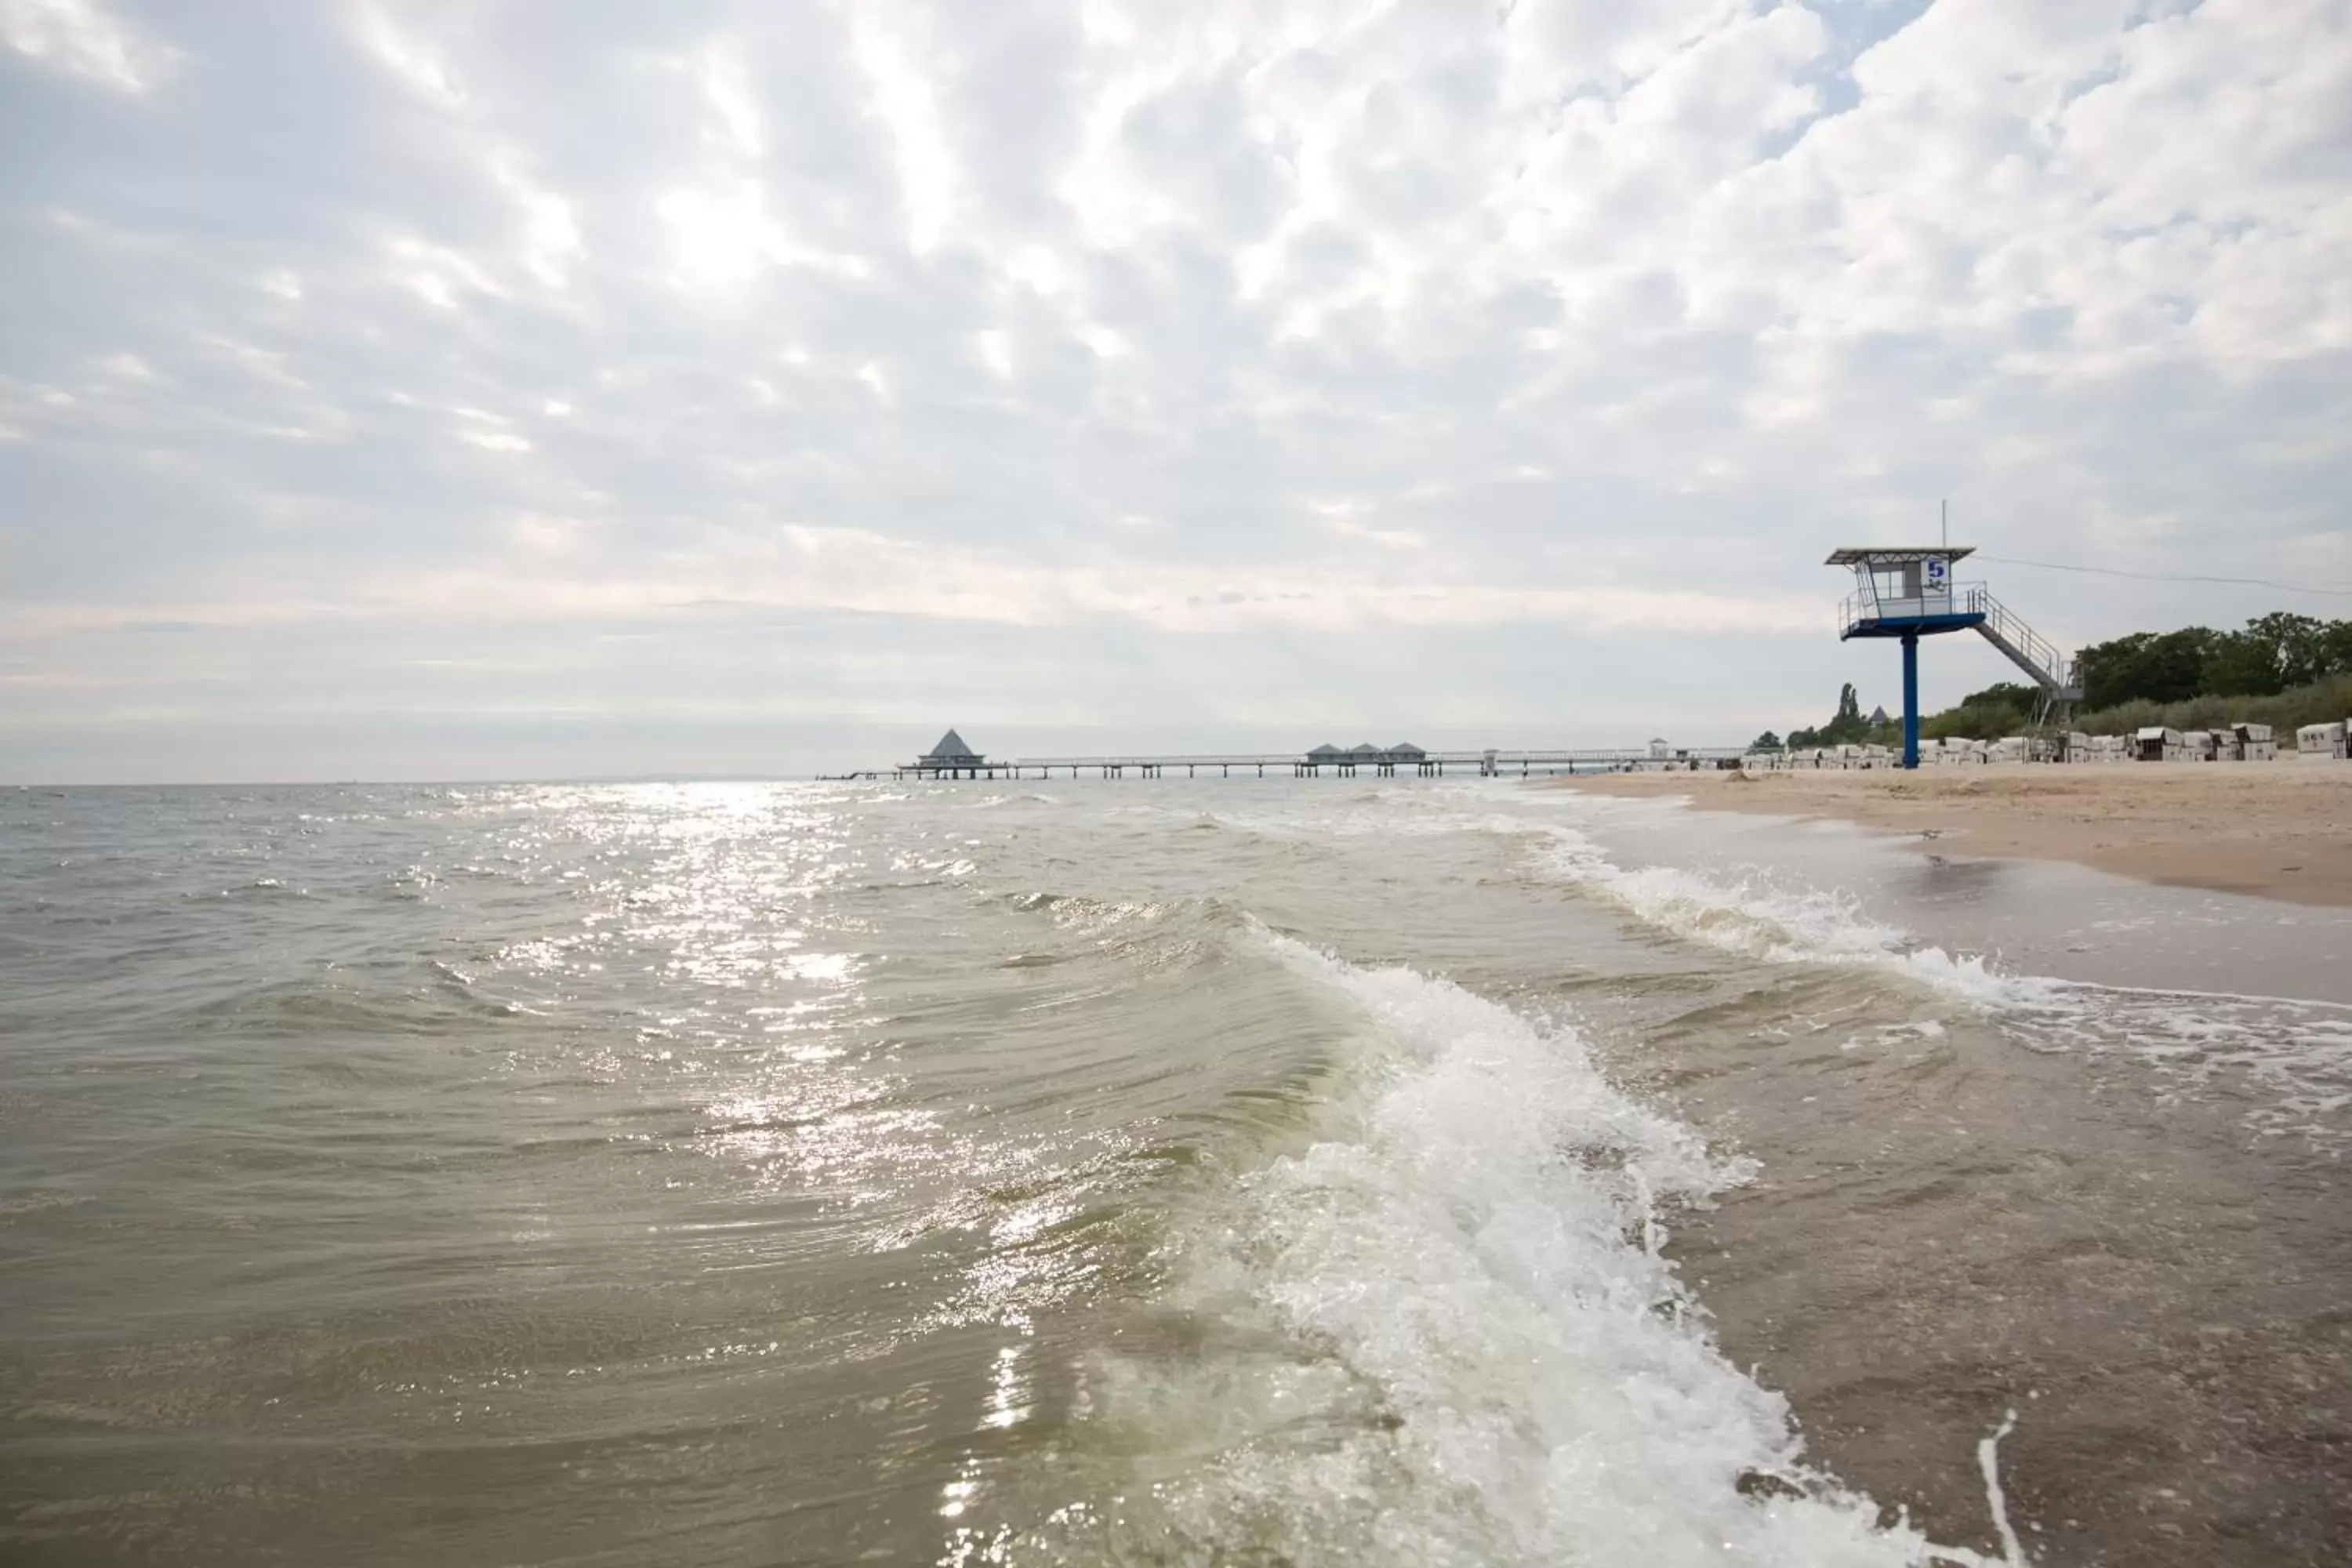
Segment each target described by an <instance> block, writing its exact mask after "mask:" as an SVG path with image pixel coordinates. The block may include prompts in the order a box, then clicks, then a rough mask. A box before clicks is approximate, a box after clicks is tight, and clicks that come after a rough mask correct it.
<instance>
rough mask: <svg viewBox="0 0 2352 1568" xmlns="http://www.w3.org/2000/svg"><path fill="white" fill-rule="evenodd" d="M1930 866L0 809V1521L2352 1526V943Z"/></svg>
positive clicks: (842, 821) (400, 809) (656, 818)
mask: <svg viewBox="0 0 2352 1568" xmlns="http://www.w3.org/2000/svg"><path fill="white" fill-rule="evenodd" d="M1963 844H1964V841H1963V840H1959V839H1957V838H1948V839H1942V840H1937V841H1936V842H1935V843H1933V844H1923V843H1921V842H1919V841H1916V840H1914V841H1909V842H1903V841H1897V840H1892V839H1889V838H1887V837H1884V836H1875V835H1870V834H1864V833H1862V832H1860V831H1857V830H1854V829H1851V828H1846V827H1842V826H1835V825H1827V824H1811V825H1797V824H1792V823H1787V822H1781V821H1776V820H1772V819H1769V818H1762V817H1754V816H1720V815H1709V814H1702V813H1699V812H1696V811H1693V810H1690V809H1688V808H1687V807H1685V806H1684V805H1680V804H1678V803H1675V802H1671V801H1633V800H1612V799H1605V798H1601V797H1598V796H1593V795H1586V794H1583V793H1580V792H1578V791H1575V790H1570V789H1563V788H1558V787H1549V786H1545V785H1542V784H1535V783H1528V784H1522V783H1520V782H1519V781H1516V780H1426V781H1424V780H1394V781H1390V780H1381V781H1370V780H1363V779H1353V780H1342V779H1319V780H1293V779H1288V778H1284V779H1281V780H1278V781H1277V780H1265V781H1258V780H1255V779H1252V780H1241V779H1234V780H1222V779H1221V780H1216V781H1208V780H1202V781H1198V782H1192V781H1184V780H1178V779H1172V778H1171V779H1163V780H1153V781H1146V780H1139V779H1128V780H1123V781H1098V780H1091V779H1088V780H1076V781H1062V780H1055V781H1053V782H1051V783H1049V784H1038V783H1035V782H1034V781H1024V782H1021V783H1008V782H1004V781H997V782H994V783H988V782H975V781H962V782H939V783H932V784H921V785H909V784H892V783H888V782H881V783H863V784H797V783H776V784H753V783H686V784H514V785H475V784H467V785H459V786H446V787H426V786H415V785H400V786H390V785H386V786H337V787H299V788H297V787H284V788H275V787H272V788H263V787H253V788H175V789H89V790H47V789H24V790H10V791H7V792H5V793H0V1561H5V1563H9V1564H12V1565H15V1568H34V1565H39V1564H97V1563H172V1564H215V1563H217V1564H267V1563H285V1564H303V1565H306V1568H307V1565H312V1564H434V1565H436V1568H477V1565H479V1568H489V1565H492V1564H500V1565H506V1564H581V1565H587V1564H597V1565H604V1564H612V1565H620V1564H641V1563H662V1564H726V1565H734V1564H746V1565H748V1564H834V1563H910V1564H940V1565H943V1568H961V1565H967V1564H1016V1563H1017V1564H1032V1563H1034V1564H1163V1563H1165V1564H1176V1563H1198V1564H1269V1565H1271V1564H1285V1565H1291V1568H1315V1565H1321V1564H1349V1565H1351V1568H1364V1565H1378V1564H1416V1565H1419V1564H1490V1563H1491V1564H1517V1563H1528V1564H1538V1563H1539V1564H1546V1565H1549V1568H1572V1565H1577V1564H1591V1565H1596V1568H1600V1565H1609V1568H1618V1565H1656V1568H1684V1565H1696V1564H1710V1565H1723V1564H1789V1565H1792V1568H1794V1565H1806V1568H1865V1565H1868V1568H1881V1565H1885V1568H1893V1565H1896V1564H1928V1563H1949V1564H1962V1565H1970V1568H1980V1565H1982V1564H1986V1563H2004V1564H2023V1563H2037V1564H2050V1565H2060V1564H2149V1563H2197V1564H2249V1565H2252V1564H2262V1565H2264V1568H2276V1565H2281V1564H2304V1563H2310V1564H2323V1563H2326V1564H2334V1563H2343V1562H2345V1561H2347V1559H2348V1558H2352V1201H2347V1199H2352V1176H2348V1175H2347V1152H2352V919H2347V914H2346V913H2345V912H2344V911H2337V910H2315V909H2310V908H2296V907H2289V906H2286V905H2283V904H2271V903H2265V902H2263V901H2260V900H2249V899H2243V898H2235V897H2226V896H2222V895H2217V894H2208V893H2202V892H2198V891H2194V890H2188V889H2172V888H2162V887H2151V886H2145V885H2140V884H2137V883H2131V882H2126V881H2121V880H2117V879H2111V878H2107V877H2105V876H2102V875H2099V874H2097V873H2095V872H2092V871H2088V870H2084V869H2082V868H2075V867H2071V866H2063V865H2043V864H2032V863H2025V862H2011V861H1997V860H1988V859H1981V858H1970V857H1969V856H1968V855H1967V854H1965V853H1964V851H1963V848H1962V847H1959V846H1961V845H1963ZM1948 846H1950V847H1949V848H1948V849H1947V847H1948Z"/></svg>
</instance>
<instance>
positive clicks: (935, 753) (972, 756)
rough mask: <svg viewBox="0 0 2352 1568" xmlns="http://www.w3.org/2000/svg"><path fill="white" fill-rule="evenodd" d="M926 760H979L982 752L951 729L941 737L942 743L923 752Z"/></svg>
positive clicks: (945, 761)
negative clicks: (968, 744)
mask: <svg viewBox="0 0 2352 1568" xmlns="http://www.w3.org/2000/svg"><path fill="white" fill-rule="evenodd" d="M923 760H924V761H925V762H941V763H950V762H967V761H969V762H975V763H976V762H978V761H980V753H979V752H975V751H973V750H972V749H971V747H970V746H967V745H965V744H964V743H963V737H962V736H961V735H959V734H957V733H956V732H955V731H953V730H950V731H948V732H947V733H946V734H944V735H941V736H940V743H939V744H938V745H936V746H933V747H932V748H931V749H930V750H929V751H928V752H924V753H923Z"/></svg>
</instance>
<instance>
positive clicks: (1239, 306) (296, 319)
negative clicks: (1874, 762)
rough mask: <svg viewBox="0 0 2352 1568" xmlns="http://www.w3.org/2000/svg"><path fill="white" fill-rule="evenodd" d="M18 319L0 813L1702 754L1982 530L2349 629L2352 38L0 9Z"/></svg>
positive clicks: (2077, 607) (2086, 593) (1827, 708)
mask: <svg viewBox="0 0 2352 1568" xmlns="http://www.w3.org/2000/svg"><path fill="white" fill-rule="evenodd" d="M0 262H4V263H5V265H0V277H5V289H0V780H5V781H7V782H15V783H37V782H66V781H71V782H137V781H163V780H268V779H289V780H290V779H311V778H369V779H398V778H497V777H546V776H581V775H596V776H645V775H655V774H666V773H804V772H809V771H814V770H816V769H820V768H823V769H834V768H840V767H845V766H852V765H864V764H871V763H887V762H890V761H892V760H897V759H899V758H901V757H903V756H905V755H911V754H912V753H913V752H917V751H919V750H921V749H922V748H923V747H924V746H925V745H927V744H928V743H929V742H930V741H931V740H933V739H934V738H936V736H937V735H938V733H939V731H941V730H942V729H944V728H946V727H947V726H948V725H950V724H953V725H955V726H957V727H958V728H960V729H961V731H962V733H963V734H964V736H965V737H966V738H967V739H968V740H970V741H971V742H972V743H973V744H974V745H975V746H976V747H978V748H979V749H981V750H982V751H985V752H991V753H993V754H998V755H1011V754H1028V755H1036V754H1042V753H1045V752H1066V751H1087V752H1092V751H1096V750H1098V749H1104V748H1109V747H1127V748H1140V749H1151V750H1160V751H1190V750H1198V749H1203V748H1207V747H1212V746H1235V747H1242V748H1245V749H1249V750H1259V749H1268V750H1275V749H1294V748H1303V747H1305V746H1307V745H1312V744H1314V743H1316V742H1322V741H1326V740H1328V741H1334V742H1339V743H1340V744H1351V743H1354V742H1359V741H1362V740H1367V739H1370V740H1374V741H1377V742H1383V743H1387V742H1398V741H1405V740H1411V741H1415V742H1420V743H1422V744H1423V745H1429V746H1433V747H1434V746H1442V745H1465V746H1468V745H1479V746H1484V745H1504V746H1513V745H1545V746H1566V745H1602V744H1615V743H1620V742H1638V741H1643V740H1646V739H1648V738H1649V737H1650V736H1651V735H1653V734H1658V735H1664V736H1667V737H1670V738H1672V739H1675V740H1677V741H1680V742H1685V743H1688V744H1706V743H1721V742H1733V743H1736V742H1743V741H1745V740H1747V739H1748V737H1749V736H1751V735H1753V734H1754V733H1756V732H1757V731H1759V730H1761V729H1763V728H1766V727H1768V726H1769V727H1772V728H1775V729H1786V728H1789V727H1790V726H1793V725H1796V724H1799V723H1807V722H1818V721H1821V720H1822V719H1825V718H1827V717H1828V716H1829V714H1830V712H1831V710H1832V708H1833V707H1834V704H1835V700H1836V695H1837V689H1838V686H1839V685H1840V683H1841V682H1843V681H1846V680H1852V681H1853V682H1855V683H1856V684H1857V686H1858V687H1859V688H1860V689H1861V693H1862V698H1863V700H1864V706H1865V707H1868V706H1870V705H1872V704H1874V703H1880V702H1884V703H1886V704H1888V705H1889V706H1894V705H1895V702H1896V701H1897V700H1898V697H1899V689H1898V675H1897V660H1896V656H1895V651H1894V649H1893V648H1892V647H1891V646H1890V645H1885V644H1871V643H1854V644H1850V645H1848V644H1841V643H1840V642H1839V641H1838V639H1837V637H1836V635H1835V626H1834V621H1833V615H1834V610H1835V606H1836V605H1837V602H1838V600H1839V598H1840V597H1841V595H1843V593H1844V592H1846V590H1847V587H1848V586H1849V584H1847V583H1846V582H1845V581H1843V576H1844V574H1843V573H1840V572H1837V571H1833V570H1832V569H1829V568H1827V567H1825V566H1824V565H1823V564H1822V558H1823V556H1824V555H1825V554H1826V553H1827V552H1829V550H1830V549H1832V547H1834V546H1837V545H1841V544H1851V543H1870V542H1880V543H1918V542H1932V541H1934V540H1935V539H1936V537H1937V527H1938V522H1937V514H1938V505H1939V503H1940V502H1944V501H1947V500H1948V502H1949V505H1950V520H1951V521H1950V528H1951V538H1952V540H1953V542H1956V543H1958V542H1965V543H1969V544H1972V545H1975V546H1976V547H1978V549H1979V551H1980V552H1983V553H1984V554H1985V555H1987V556H1990V557H1995V558H1997V559H1996V560H1993V561H1980V562H1972V563H1968V564H1967V565H1966V566H1964V568H1963V569H1962V571H1961V572H1960V574H1959V575H1960V576H1961V578H1962V579H1963V580H1973V579H1976V578H1979V577H1980V578H1982V579H1984V580H1986V581H1988V582H1990V584H1992V586H1993V589H1994V591H1995V592H1996V593H1997V594H1998V595H2000V597H2001V598H2002V599H2003V600H2004V601H2005V602H2006V603H2008V604H2009V605H2011V607H2012V608H2013V609H2015V610H2016V611H2018V612H2019V613H2020V614H2021V615H2022V616H2024V617H2025V618H2026V619H2027V620H2028V621H2029V622H2031V623H2032V624H2033V625H2034V626H2036V628H2037V629H2039V630H2041V631H2042V632H2043V633H2045V634H2046V635H2048V636H2050V637H2053V638H2054V639H2056V640H2058V641H2060V642H2062V643H2066V644H2069V645H2074V646H2079V645H2081V644H2083V643H2085V642H2089V641H2095V640H2098V639H2100V638H2104V637H2110V636H2114V635H2116V634H2118V633H2121V632H2126V631H2130V630H2136V629H2140V628H2144V627H2154V628H2162V627H2169V626H2179V625H2183V624H2188V623H2191V622H2196V623H2202V624H2209V625H2223V626H2227V625H2235V624H2237V623H2238V622H2240V621H2242V620H2243V619H2244V618H2246V617H2248V616H2253V615H2257V614H2260V613H2263V612H2264V611H2267V610H2271V609H2275V608H2282V607H2284V608H2292V609H2297V610H2302V611H2305V612H2307V613H2315V614H2321V615H2328V616H2347V615H2352V513H2347V507H2352V499H2347V498H2352V0H2205V3H2204V4H2202V5H2190V4H2186V3H2179V0H2064V3H2063V4H2053V3H2052V0H1936V3H1934V4H1932V5H1925V4H1919V3H1917V0H1812V3H1811V4H1806V5H1798V4H1768V3H1763V0H1644V3H1643V4H1640V5H1633V4H1630V3H1612V4H1601V3H1594V0H1489V3H1486V4H1473V3H1471V0H1233V3H1227V0H1192V3H1188V4H1183V5H1172V4H1167V3H1165V0H1054V3H1044V0H1036V3H1033V0H989V3H988V4H985V5H974V4H968V3H963V0H939V3H935V4H916V3H908V4H899V3H895V0H874V3H871V4H866V3H857V0H842V3H838V4H818V3H808V4H796V3H782V0H780V3H776V4H756V5H730V4H714V3H705V0H671V3H667V4H664V5H642V4H638V3H636V0H511V3H499V0H479V3H476V0H467V3H455V0H448V3H442V0H370V3H352V0H282V3H271V0H229V3H224V4H217V5H186V4H160V3H159V4H134V3H132V0H0ZM2017 562H2036V563H2055V564H2058V565H2074V566H2092V567H2098V568H2102V569H2104V570H2105V571H2106V572H2110V573H2134V574H2146V575H2144V576H2136V577H2125V576H2112V575H2094V574H2083V573H2065V572H2058V571H2053V570H2049V569H2047V568H2046V567H2044V566H2023V565H2018V564H2014V563H2017ZM2198 575H2204V576H2235V577H2253V578H2265V579H2272V580H2275V581H2278V582H2282V583H2285V584H2292V585H2293V589H2292V591H2289V590H2282V589H2273V588H2262V587H2243V586H2232V585H2227V584H2195V583H2184V582H2177V581H2157V580H2150V579H2151V578H2165V577H2182V576H2198ZM2331 589H2332V590H2335V592H2334V593H2333V594H2330V593H2327V592H2323V590H2331ZM1923 666H1924V672H1925V674H1924V688H1925V692H1924V694H1925V696H1926V698H1927V700H1928V702H1929V703H1930V704H1931V705H1933V704H1941V703H1944V702H1948V701H1950V700H1955V699H1957V698H1958V696H1959V695H1960V694H1962V693H1963V692H1965V691H1968V690H1970V689H1976V688H1978V687H1980V686H1983V685H1986V684H1990V682H1992V681H1995V680H1999V679H2007V678H2010V677H2011V675H2012V674H2013V672H2012V671H2011V670H2010V669H2009V668H2008V667H2007V666H2005V665H2003V664H2002V663H2001V662H2000V658H1999V656H1998V655H1997V654H1996V653H1995V652H1994V651H1993V650H1992V649H1991V648H1990V647H1988V646H1986V645H1985V644H1983V643H1982V642H1980V641H1979V639H1976V638H1974V637H1952V638H1945V639H1941V640H1939V641H1937V643H1935V644H1932V645H1930V647H1928V649H1927V651H1926V653H1925V656H1924V658H1923Z"/></svg>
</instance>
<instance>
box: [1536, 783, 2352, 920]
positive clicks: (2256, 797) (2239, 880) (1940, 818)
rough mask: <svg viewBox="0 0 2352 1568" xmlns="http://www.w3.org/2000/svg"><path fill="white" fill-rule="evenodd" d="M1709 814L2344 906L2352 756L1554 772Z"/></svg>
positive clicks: (2350, 885)
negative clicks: (1758, 816)
mask: <svg viewBox="0 0 2352 1568" xmlns="http://www.w3.org/2000/svg"><path fill="white" fill-rule="evenodd" d="M1558 782H1559V784H1560V785H1561V787H1564V788H1573V789H1580V790H1587V791H1591V792H1596V793H1599V794H1603V795H1647V796H1685V797H1687V798H1688V799H1689V801H1690V803H1691V804H1692V805H1695V806H1697V807H1700V808H1702V809H1704V810H1708V811H1743V812H1759V813H1764V814H1766V815H1769V816H1789V817H1797V818H1812V817H1833V818H1837V819H1839V820H1843V821H1846V822H1853V823H1857V824H1860V825H1861V826H1865V827H1873V828H1879V829H1883V830H1885V831H1886V832H1888V833H1890V834H1901V835H1909V836H1912V837H1916V840H1917V842H1918V846H1919V847H1920V849H1921V850H1922V851H1923V852H1930V853H1958V854H1964V855H1987V856H1998V857H2012V858H2031V859H2050V860H2073V861H2077V862H2079V863H2081V864H2083V865H2086V866H2093V867H2096V868H2098V869H2100V870H2103V871H2111V872H2115V873H2116V874H2118V875H2121V876H2126V877H2136V878H2138V879H2142V880H2145V881H2150V882H2162V883H2168V884H2171V885H2174V886H2178V887H2189V888H2204V889H2212V890H2215V891H2219V892H2229V893H2248V894H2253V895H2256V896H2258V897H2262V898H2269V899H2284V900H2290V901H2292V902H2295V903H2305V904H2326V905H2335V906H2352V763H2336V764H2334V765H2329V764H2326V763H2303V762H2297V761H2294V760H2284V761H2280V762H2276V763H2178V764H2169V763H2122V764H2116V765H2108V766H2095V767H2050V766H2019V767H1987V768H1966V769H1934V770H1921V771H1919V772H1917V773H1903V772H1900V771H1896V770H1890V771H1885V772H1880V771H1873V772H1868V773H1756V774H1752V775H1751V774H1743V773H1611V774H1601V775H1594V776H1589V777H1582V778H1576V779H1562V780H1559V781H1558Z"/></svg>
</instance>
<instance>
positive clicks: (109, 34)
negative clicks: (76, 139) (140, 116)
mask: <svg viewBox="0 0 2352 1568" xmlns="http://www.w3.org/2000/svg"><path fill="white" fill-rule="evenodd" d="M0 43H5V44H6V45H7V47H10V48H12V49H14V50H16V52H17V53H18V54H20V55H24V56H26V57H27V58H31V59H34V60H37V61H39V62H40V63H42V64H44V65H47V66H53V67H55V68H58V69H59V70H64V71H68V72H70V73H71V74H73V75H75V76H78V77H81V78H84V79H88V80H90V81H96V82H102V83H104V84H105V85H107V86H109V87H114V88H121V89H124V90H125V91H129V92H144V91H146V90H147V89H150V88H152V87H153V86H154V85H155V84H156V83H157V82H158V81H159V80H161V79H163V77H164V76H165V75H166V74H168V73H169V71H170V70H171V68H172V67H173V63H174V58H175V57H174V55H173V51H172V50H170V49H168V48H165V47H163V46H161V45H159V44H157V43H155V42H154V41H152V39H150V38H147V37H143V36H142V35H141V34H140V33H139V32H137V31H135V30H134V29H132V28H131V27H130V26H127V25H126V24H124V23H123V22H122V21H121V19H119V18H118V17H116V16H112V15H110V13H109V12H108V11H107V10H106V9H104V8H103V7H101V6H100V5H97V4H96V3H95V0H0Z"/></svg>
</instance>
